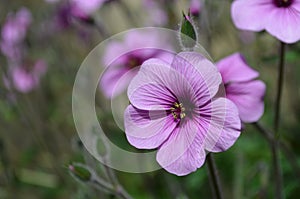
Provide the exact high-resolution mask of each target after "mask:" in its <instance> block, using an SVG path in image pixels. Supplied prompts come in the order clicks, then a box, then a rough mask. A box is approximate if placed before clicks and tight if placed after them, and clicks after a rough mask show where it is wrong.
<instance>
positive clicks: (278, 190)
mask: <svg viewBox="0 0 300 199" xmlns="http://www.w3.org/2000/svg"><path fill="white" fill-rule="evenodd" d="M279 54H280V55H279V56H280V57H279V66H278V79H277V95H276V101H275V117H274V133H275V139H274V141H273V143H272V154H273V164H274V173H275V198H277V199H282V198H283V192H282V185H283V183H282V181H283V180H282V173H281V165H280V158H279V155H280V154H279V135H280V134H279V131H278V128H279V120H280V104H281V96H282V88H283V77H284V59H285V43H283V42H280V50H279Z"/></svg>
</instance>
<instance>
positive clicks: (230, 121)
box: [200, 98, 241, 152]
mask: <svg viewBox="0 0 300 199" xmlns="http://www.w3.org/2000/svg"><path fill="white" fill-rule="evenodd" d="M210 106H211V107H210V108H209V109H210V111H209V112H210V113H211V114H210V117H203V116H202V117H201V118H200V121H201V122H200V124H201V126H202V132H201V133H202V134H203V133H206V136H205V149H206V150H207V151H210V152H222V151H226V150H227V149H229V148H230V147H231V146H232V145H233V144H234V143H235V141H236V140H237V138H238V137H239V136H240V132H241V121H240V118H239V113H238V109H237V107H236V106H235V105H234V104H233V103H232V102H231V101H230V100H227V99H225V98H218V99H217V100H214V101H213V102H212V103H211V105H210ZM200 112H201V111H200ZM200 114H201V113H200ZM203 114H205V110H202V115H203Z"/></svg>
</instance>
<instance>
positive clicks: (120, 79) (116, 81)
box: [100, 65, 137, 98]
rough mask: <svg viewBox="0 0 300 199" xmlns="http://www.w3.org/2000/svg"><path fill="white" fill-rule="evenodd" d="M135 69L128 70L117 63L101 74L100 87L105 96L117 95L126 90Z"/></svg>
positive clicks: (134, 73) (135, 71)
mask: <svg viewBox="0 0 300 199" xmlns="http://www.w3.org/2000/svg"><path fill="white" fill-rule="evenodd" d="M136 73H137V69H132V70H129V69H127V68H125V67H121V66H118V65H114V66H110V67H109V68H108V69H107V70H106V71H105V72H104V73H103V75H102V77H101V80H100V87H101V90H102V91H103V94H104V95H105V96H106V97H107V98H112V97H113V96H116V95H119V94H121V93H122V92H124V91H125V90H126V88H127V87H128V85H129V83H130V81H131V79H132V78H133V77H134V76H135V75H136Z"/></svg>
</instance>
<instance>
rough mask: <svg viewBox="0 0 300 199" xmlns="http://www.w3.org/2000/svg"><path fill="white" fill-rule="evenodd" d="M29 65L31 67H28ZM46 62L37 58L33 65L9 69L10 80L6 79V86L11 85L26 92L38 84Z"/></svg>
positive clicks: (45, 67)
mask: <svg viewBox="0 0 300 199" xmlns="http://www.w3.org/2000/svg"><path fill="white" fill-rule="evenodd" d="M30 67H31V68H30ZM46 70H47V64H46V63H45V61H43V60H38V61H36V62H35V64H34V65H33V66H18V67H13V68H12V69H11V71H10V72H11V73H10V75H11V82H12V84H11V83H10V82H7V80H5V81H6V87H7V88H8V89H11V85H12V86H14V88H15V89H16V90H17V91H19V92H22V93H28V92H30V91H31V90H33V89H34V88H36V87H37V86H38V85H39V82H40V78H41V76H42V75H44V74H45V72H46Z"/></svg>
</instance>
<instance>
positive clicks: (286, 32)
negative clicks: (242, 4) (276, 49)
mask: <svg viewBox="0 0 300 199" xmlns="http://www.w3.org/2000/svg"><path fill="white" fill-rule="evenodd" d="M299 7H300V6H299ZM297 9H298V7H297V8H294V7H293V4H292V5H291V6H290V7H288V8H282V9H274V10H273V11H272V12H271V13H269V15H270V16H269V17H268V21H267V23H266V30H267V31H268V32H269V33H270V34H271V35H273V36H275V37H276V38H277V39H279V40H281V41H283V42H285V43H295V42H297V41H299V40H300V11H299V10H297Z"/></svg>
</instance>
